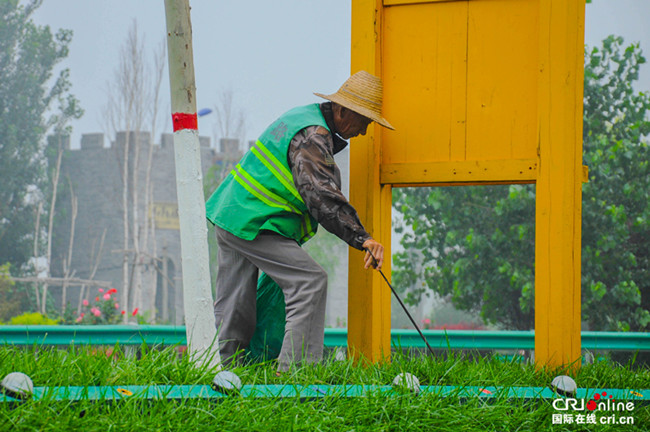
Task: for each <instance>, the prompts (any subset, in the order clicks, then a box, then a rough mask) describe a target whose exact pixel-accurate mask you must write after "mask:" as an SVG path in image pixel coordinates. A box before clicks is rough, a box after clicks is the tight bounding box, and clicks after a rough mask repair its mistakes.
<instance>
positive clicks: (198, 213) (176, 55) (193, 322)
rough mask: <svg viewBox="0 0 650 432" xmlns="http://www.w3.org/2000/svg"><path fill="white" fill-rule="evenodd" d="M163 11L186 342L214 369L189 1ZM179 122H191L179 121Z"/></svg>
mask: <svg viewBox="0 0 650 432" xmlns="http://www.w3.org/2000/svg"><path fill="white" fill-rule="evenodd" d="M165 13H166V17H167V47H168V48H167V52H168V55H169V82H170V90H171V104H172V118H173V119H174V155H175V161H176V187H177V194H178V218H179V223H180V234H181V260H182V270H183V302H184V308H185V325H186V328H187V330H186V331H187V342H188V348H189V352H190V355H191V356H192V358H193V360H194V361H197V362H199V363H203V364H205V363H208V364H210V365H211V366H216V365H218V364H220V363H221V359H220V358H219V351H218V346H219V344H218V341H217V332H216V325H215V318H214V310H213V303H212V290H211V284H210V266H209V261H210V260H209V254H208V237H207V231H208V230H207V222H206V218H205V200H204V198H203V174H202V172H201V151H200V150H201V149H200V145H199V135H198V131H197V129H196V124H197V123H196V97H195V96H196V86H195V82H194V63H193V54H192V26H191V24H190V5H189V1H188V0H165ZM179 119H189V120H193V122H191V121H190V122H187V123H186V122H184V121H178V122H177V120H179Z"/></svg>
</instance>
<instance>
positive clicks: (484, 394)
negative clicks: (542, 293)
mask: <svg viewBox="0 0 650 432" xmlns="http://www.w3.org/2000/svg"><path fill="white" fill-rule="evenodd" d="M603 392H607V394H608V395H612V396H613V398H614V399H615V400H617V401H621V400H626V401H643V402H647V401H649V400H650V389H612V388H608V389H588V388H579V389H578V390H577V392H576V395H575V398H576V399H591V398H592V397H593V396H594V395H595V394H596V393H601V394H602V393H603ZM400 394H404V393H403V392H401V391H399V390H395V389H393V387H391V386H385V385H290V384H275V385H244V386H243V387H242V389H241V391H240V393H239V394H235V395H233V394H231V395H227V394H224V393H220V392H217V391H215V390H213V389H212V388H211V387H210V386H207V385H150V386H133V385H130V386H129V385H127V386H89V387H65V386H63V387H34V393H33V395H32V399H33V400H35V401H83V400H87V401H111V400H125V399H148V400H163V399H165V400H175V399H221V398H226V397H245V398H298V399H313V398H323V397H372V396H397V395H400ZM420 394H430V395H435V396H438V397H452V398H461V399H462V398H474V397H479V398H486V399H492V398H496V399H523V400H530V399H557V398H560V397H562V396H560V395H558V394H557V393H555V392H554V391H553V390H551V389H550V388H547V387H492V386H488V387H477V386H421V388H420ZM18 401H19V400H17V399H14V398H11V397H9V396H5V395H0V402H18Z"/></svg>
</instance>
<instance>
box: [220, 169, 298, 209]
mask: <svg viewBox="0 0 650 432" xmlns="http://www.w3.org/2000/svg"><path fill="white" fill-rule="evenodd" d="M230 174H232V176H233V177H234V178H235V180H236V181H237V183H239V184H240V185H242V186H243V187H244V189H246V190H247V191H248V192H250V193H251V194H252V195H253V196H255V197H256V198H257V199H259V200H260V201H262V202H263V203H264V204H266V205H268V206H271V207H278V208H281V209H284V210H286V211H288V212H291V213H296V214H299V215H302V214H303V213H302V212H301V211H299V210H298V209H297V208H295V207H294V206H293V205H291V203H289V202H288V201H287V200H285V199H284V198H282V197H281V196H278V195H276V194H274V193H273V192H271V191H270V190H268V189H267V188H265V187H264V186H262V184H261V183H260V182H258V181H257V180H255V179H254V178H253V176H251V175H250V174H249V173H247V172H246V171H245V170H244V168H242V167H241V165H240V164H237V166H236V167H235V169H234V170H232V171H231V172H230Z"/></svg>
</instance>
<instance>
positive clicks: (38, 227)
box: [34, 202, 43, 310]
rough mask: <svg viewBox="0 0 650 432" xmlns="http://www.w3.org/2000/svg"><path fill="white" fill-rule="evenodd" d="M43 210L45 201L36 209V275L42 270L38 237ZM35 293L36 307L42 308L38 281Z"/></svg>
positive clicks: (35, 285)
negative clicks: (39, 260) (39, 259)
mask: <svg viewBox="0 0 650 432" xmlns="http://www.w3.org/2000/svg"><path fill="white" fill-rule="evenodd" d="M42 212H43V203H42V202H39V203H38V209H37V210H36V228H35V229H34V276H38V273H39V271H40V269H39V267H38V239H39V238H40V236H41V233H40V231H41V213H42ZM34 294H36V309H37V310H41V293H40V289H39V284H38V282H37V283H35V284H34Z"/></svg>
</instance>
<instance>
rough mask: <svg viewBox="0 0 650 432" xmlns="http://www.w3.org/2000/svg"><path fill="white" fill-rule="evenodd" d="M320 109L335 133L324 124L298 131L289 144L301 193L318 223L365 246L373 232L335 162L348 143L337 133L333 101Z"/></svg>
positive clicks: (290, 163)
mask: <svg viewBox="0 0 650 432" xmlns="http://www.w3.org/2000/svg"><path fill="white" fill-rule="evenodd" d="M320 109H321V112H322V113H323V117H325V122H326V123H327V126H328V127H329V128H330V130H331V131H332V133H330V132H329V131H327V129H325V128H323V127H321V126H309V127H306V128H304V129H303V130H301V131H300V132H298V133H297V134H296V135H295V136H294V137H293V139H292V140H291V143H290V144H289V151H288V153H287V159H288V162H289V167H290V168H291V172H292V174H293V178H294V182H295V184H296V188H297V189H298V192H299V193H300V196H301V197H302V199H303V200H304V201H305V205H306V206H307V208H308V209H309V212H310V213H311V215H312V216H313V217H314V218H315V219H316V220H317V221H318V223H319V224H321V225H322V226H323V228H325V229H326V230H327V231H329V232H331V233H332V234H335V235H336V236H337V237H339V238H340V239H341V240H343V241H345V242H346V243H348V244H349V245H350V246H352V247H354V248H356V249H359V250H363V247H362V245H363V243H364V242H365V241H366V240H368V239H369V238H371V236H370V234H368V233H367V232H366V230H365V229H364V228H363V225H362V224H361V221H360V220H359V215H358V214H357V211H356V210H355V209H354V207H352V205H351V204H350V203H349V202H348V200H347V198H346V197H345V196H344V195H343V192H341V172H340V170H339V167H338V166H337V165H336V163H335V162H334V155H335V154H336V153H338V152H340V151H341V150H343V149H344V148H345V147H346V146H347V145H348V143H347V141H345V140H344V139H343V138H341V137H340V136H338V135H337V134H336V129H335V128H334V120H333V113H332V104H331V102H325V103H322V104H321V105H320Z"/></svg>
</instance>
